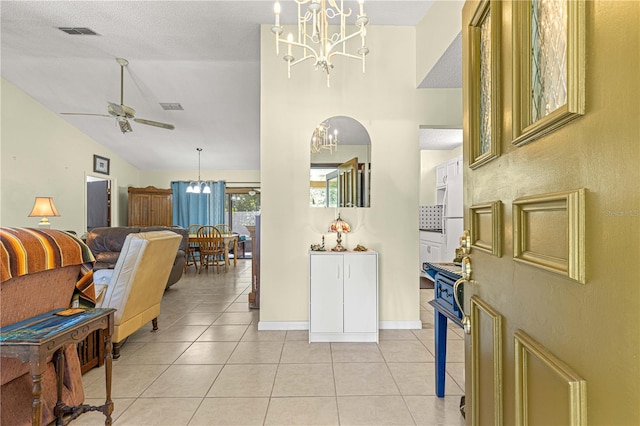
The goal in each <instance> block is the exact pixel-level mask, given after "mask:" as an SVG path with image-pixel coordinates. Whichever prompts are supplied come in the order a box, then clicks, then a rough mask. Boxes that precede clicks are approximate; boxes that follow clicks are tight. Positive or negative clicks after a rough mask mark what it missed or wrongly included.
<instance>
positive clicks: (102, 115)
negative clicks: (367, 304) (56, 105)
mask: <svg viewBox="0 0 640 426" xmlns="http://www.w3.org/2000/svg"><path fill="white" fill-rule="evenodd" d="M60 114H61V115H95V116H97V117H108V118H111V116H110V115H107V114H92V113H89V112H61V113H60Z"/></svg>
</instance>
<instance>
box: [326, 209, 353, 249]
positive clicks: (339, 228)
mask: <svg viewBox="0 0 640 426" xmlns="http://www.w3.org/2000/svg"><path fill="white" fill-rule="evenodd" d="M329 232H337V233H338V239H337V244H336V246H335V247H334V248H332V249H331V251H347V249H346V248H344V247H342V233H343V232H344V233H345V234H346V233H348V232H351V226H349V224H348V223H347V222H345V221H344V220H342V219H341V218H340V213H338V218H337V219H336V220H334V221H333V222H331V226H329Z"/></svg>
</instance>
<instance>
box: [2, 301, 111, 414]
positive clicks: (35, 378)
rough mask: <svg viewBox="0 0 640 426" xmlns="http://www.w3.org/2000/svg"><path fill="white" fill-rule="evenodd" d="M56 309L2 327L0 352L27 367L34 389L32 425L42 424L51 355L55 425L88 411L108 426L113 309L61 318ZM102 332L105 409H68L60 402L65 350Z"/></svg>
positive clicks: (91, 310) (81, 406) (86, 406)
mask: <svg viewBox="0 0 640 426" xmlns="http://www.w3.org/2000/svg"><path fill="white" fill-rule="evenodd" d="M60 311H63V310H62V309H56V310H53V311H50V312H47V313H45V314H42V315H38V316H36V317H32V318H29V319H26V320H24V321H21V322H18V323H15V324H11V325H9V326H7V327H3V328H2V330H1V331H0V348H2V355H3V356H6V357H11V358H17V359H19V360H20V361H22V362H28V363H29V369H30V372H31V377H32V382H33V387H32V394H33V411H32V424H33V425H35V426H40V425H41V424H42V400H41V396H42V377H43V374H44V372H45V370H46V368H47V357H49V355H53V361H54V362H55V363H56V369H57V373H58V374H57V377H56V382H57V393H58V402H57V404H56V406H55V408H54V415H55V416H56V425H63V424H65V419H64V416H65V415H71V417H70V418H68V419H67V421H70V420H73V419H75V418H76V417H78V416H79V415H80V414H82V413H84V412H87V411H100V412H102V413H103V414H104V415H105V417H106V419H105V421H104V424H105V425H111V413H112V412H113V401H111V368H112V365H111V362H112V358H111V335H112V334H113V328H114V324H113V313H114V312H115V309H86V310H84V311H83V312H81V313H77V314H74V315H71V316H61V315H58V314H57V313H58V312H60ZM95 330H104V357H105V386H106V401H105V403H104V405H100V406H90V405H79V406H75V407H68V406H66V405H65V404H64V403H63V402H62V385H63V380H64V349H63V348H64V346H65V345H66V344H68V343H78V342H80V341H82V340H83V339H84V338H85V337H86V336H87V335H88V334H89V333H91V332H93V331H95Z"/></svg>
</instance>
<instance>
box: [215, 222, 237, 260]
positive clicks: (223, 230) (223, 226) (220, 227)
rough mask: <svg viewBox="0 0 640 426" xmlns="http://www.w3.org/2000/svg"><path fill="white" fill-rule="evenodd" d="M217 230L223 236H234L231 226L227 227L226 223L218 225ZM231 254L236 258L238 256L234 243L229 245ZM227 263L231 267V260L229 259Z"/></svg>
mask: <svg viewBox="0 0 640 426" xmlns="http://www.w3.org/2000/svg"><path fill="white" fill-rule="evenodd" d="M216 228H218V230H219V231H220V233H221V234H223V235H231V234H232V231H231V226H229V225H227V224H226V223H219V224H217V225H216ZM229 253H233V255H234V256H235V255H236V247H235V245H234V243H233V242H232V243H230V244H229ZM227 263H229V265H231V260H229V259H227Z"/></svg>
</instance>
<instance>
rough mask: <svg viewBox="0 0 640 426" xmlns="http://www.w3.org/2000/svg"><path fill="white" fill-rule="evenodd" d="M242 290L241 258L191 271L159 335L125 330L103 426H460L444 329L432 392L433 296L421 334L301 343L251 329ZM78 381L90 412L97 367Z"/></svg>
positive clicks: (454, 363)
mask: <svg viewBox="0 0 640 426" xmlns="http://www.w3.org/2000/svg"><path fill="white" fill-rule="evenodd" d="M250 283H251V261H250V260H238V266H237V267H236V268H233V267H231V270H230V271H229V272H228V273H216V272H214V271H209V272H207V271H204V272H203V273H202V274H200V275H198V274H196V273H195V271H194V269H193V268H192V269H190V270H189V272H188V273H187V274H185V275H184V276H183V278H182V279H181V280H180V282H178V283H177V284H175V285H174V286H173V287H171V289H170V290H168V291H167V292H166V293H165V296H164V299H163V302H162V314H161V315H160V317H159V320H158V321H159V327H160V330H159V331H158V332H156V333H151V332H150V330H151V325H150V324H149V325H147V326H145V327H144V328H143V329H141V330H139V331H138V332H137V333H135V334H133V335H132V336H131V337H130V338H129V340H128V341H127V343H126V344H125V345H124V346H123V348H122V350H121V357H120V359H118V360H115V361H114V362H113V365H114V367H113V392H112V396H113V400H114V403H115V411H114V414H113V418H114V420H115V422H114V424H116V425H171V426H179V425H386V424H389V425H390V424H393V425H456V426H459V425H464V419H463V418H462V416H461V415H460V412H459V408H458V407H459V403H460V396H461V395H462V394H463V393H464V392H463V389H464V340H463V337H464V335H463V333H462V330H460V329H458V328H456V327H455V326H452V327H450V328H449V332H448V342H447V346H448V348H447V349H448V354H447V372H448V374H447V380H446V395H447V396H446V397H445V398H437V397H436V396H435V382H434V381H435V366H434V342H433V310H432V309H431V306H429V305H428V303H427V302H428V301H429V300H431V299H432V298H433V290H420V293H421V294H420V299H421V300H420V307H421V311H420V317H421V319H422V322H423V328H422V330H381V331H380V343H379V344H375V343H312V344H309V343H308V333H307V332H306V331H258V329H257V327H258V320H259V311H255V310H250V309H249V308H248V303H247V293H248V292H249V291H250ZM416 285H417V284H416ZM83 381H84V386H85V394H86V398H87V403H90V404H102V403H103V402H104V397H105V392H104V368H98V369H94V370H92V371H90V372H88V373H87V374H85V375H84V377H83ZM73 424H74V425H90V424H104V416H102V414H99V413H85V414H83V415H82V416H80V417H79V418H78V419H77V420H75V421H74V422H73Z"/></svg>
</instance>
